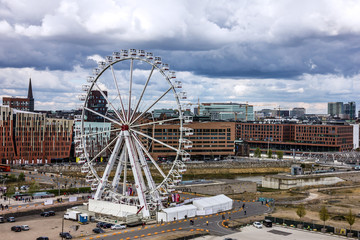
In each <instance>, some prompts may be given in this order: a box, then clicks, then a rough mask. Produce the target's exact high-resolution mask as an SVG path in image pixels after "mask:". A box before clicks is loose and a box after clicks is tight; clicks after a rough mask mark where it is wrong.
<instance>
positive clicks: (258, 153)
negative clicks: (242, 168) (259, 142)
mask: <svg viewBox="0 0 360 240" xmlns="http://www.w3.org/2000/svg"><path fill="white" fill-rule="evenodd" d="M254 157H258V158H261V150H260V148H256V149H255V152H254Z"/></svg>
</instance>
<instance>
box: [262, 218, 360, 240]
mask: <svg viewBox="0 0 360 240" xmlns="http://www.w3.org/2000/svg"><path fill="white" fill-rule="evenodd" d="M265 219H269V220H271V221H272V222H273V223H275V224H281V225H285V226H289V227H295V228H296V227H297V226H298V225H299V224H302V225H303V229H305V230H309V231H318V232H321V230H322V229H323V228H325V229H326V233H330V234H331V233H332V234H336V235H342V236H348V234H349V233H352V236H353V237H354V238H358V239H360V231H357V230H351V231H350V229H346V228H336V227H333V226H328V225H325V226H324V225H320V224H315V223H309V222H302V221H296V220H289V219H283V218H276V217H270V216H266V217H265Z"/></svg>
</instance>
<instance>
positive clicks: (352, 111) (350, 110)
mask: <svg viewBox="0 0 360 240" xmlns="http://www.w3.org/2000/svg"><path fill="white" fill-rule="evenodd" d="M344 114H345V115H346V118H348V119H350V120H353V119H355V118H356V103H355V102H348V103H345V104H344Z"/></svg>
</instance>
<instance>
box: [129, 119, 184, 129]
mask: <svg viewBox="0 0 360 240" xmlns="http://www.w3.org/2000/svg"><path fill="white" fill-rule="evenodd" d="M176 120H180V118H170V119H165V120H160V121H154V122H149V123H143V124H138V125H133V126H131V127H132V128H135V127H142V126H149V125H154V124H162V123H164V122H172V121H176Z"/></svg>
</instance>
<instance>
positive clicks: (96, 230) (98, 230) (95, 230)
mask: <svg viewBox="0 0 360 240" xmlns="http://www.w3.org/2000/svg"><path fill="white" fill-rule="evenodd" d="M93 232H94V233H104V232H105V231H104V230H102V229H101V228H94V229H93Z"/></svg>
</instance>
